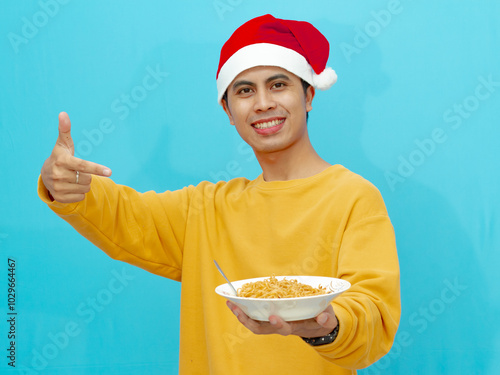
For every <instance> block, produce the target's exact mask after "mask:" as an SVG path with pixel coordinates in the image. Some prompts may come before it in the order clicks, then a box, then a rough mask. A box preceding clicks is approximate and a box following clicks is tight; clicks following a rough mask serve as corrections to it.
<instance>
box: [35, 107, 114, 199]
mask: <svg viewBox="0 0 500 375" xmlns="http://www.w3.org/2000/svg"><path fill="white" fill-rule="evenodd" d="M74 155H75V146H74V144H73V139H72V138H71V122H70V120H69V116H68V114H67V113H65V112H61V113H60V114H59V136H58V137H57V142H56V145H55V146H54V149H53V150H52V154H51V155H50V156H49V158H48V159H47V160H45V163H43V166H42V172H41V175H42V181H43V183H44V185H45V187H46V188H47V190H48V191H49V193H50V195H51V196H52V198H53V199H54V200H56V201H58V202H61V203H73V202H79V201H81V200H83V199H84V198H85V194H86V193H88V192H89V191H90V182H91V181H92V175H93V174H94V175H97V176H105V177H109V176H111V170H110V169H109V168H106V167H104V166H102V165H99V164H96V163H92V162H90V161H86V160H82V159H78V158H76V157H75V156H74Z"/></svg>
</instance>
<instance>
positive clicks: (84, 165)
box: [67, 156, 111, 177]
mask: <svg viewBox="0 0 500 375" xmlns="http://www.w3.org/2000/svg"><path fill="white" fill-rule="evenodd" d="M67 166H68V168H70V169H72V170H74V171H78V172H82V173H89V174H93V175H96V176H103V177H109V176H111V169H109V168H108V167H105V166H104V165H100V164H97V163H94V162H91V161H88V160H83V159H79V158H77V157H75V156H70V157H69V160H68V164H67Z"/></svg>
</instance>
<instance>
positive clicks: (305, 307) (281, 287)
mask: <svg viewBox="0 0 500 375" xmlns="http://www.w3.org/2000/svg"><path fill="white" fill-rule="evenodd" d="M231 283H232V284H233V286H234V287H235V288H236V290H237V291H238V296H235V295H234V292H233V291H232V290H231V288H230V287H229V285H228V284H227V283H226V284H222V285H219V286H218V287H217V288H215V292H216V293H217V294H219V295H220V296H222V297H225V298H227V299H228V300H230V301H231V302H233V303H234V304H236V305H238V306H239V307H240V308H241V309H242V310H243V312H244V313H245V314H247V315H248V316H249V317H250V318H252V319H254V320H260V321H269V316H271V315H277V316H279V317H281V318H282V319H283V320H285V321H295V320H303V319H310V318H314V317H315V316H317V315H318V314H319V313H321V312H322V311H323V310H325V309H326V308H327V307H328V304H329V303H330V302H331V301H332V300H333V299H334V298H335V297H337V296H338V295H339V294H341V293H343V292H345V291H346V290H347V289H349V288H350V287H351V284H350V283H349V282H348V281H346V280H342V279H336V278H332V277H322V276H271V277H258V278H254V279H247V280H239V281H233V282H231Z"/></svg>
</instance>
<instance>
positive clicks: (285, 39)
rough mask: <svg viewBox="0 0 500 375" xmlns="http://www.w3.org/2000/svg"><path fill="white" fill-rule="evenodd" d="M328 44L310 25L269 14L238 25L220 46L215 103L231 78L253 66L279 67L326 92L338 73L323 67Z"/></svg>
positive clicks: (328, 48) (326, 57)
mask: <svg viewBox="0 0 500 375" xmlns="http://www.w3.org/2000/svg"><path fill="white" fill-rule="evenodd" d="M329 50H330V45H329V43H328V40H326V38H325V37H324V36H323V34H321V33H320V32H319V31H318V30H317V29H316V28H315V27H314V26H313V25H311V24H310V23H308V22H303V21H292V20H282V19H279V18H275V17H273V16H272V15H270V14H266V15H265V16H260V17H257V18H254V19H252V20H250V21H248V22H246V23H245V24H243V25H242V26H240V27H239V28H238V29H236V31H235V32H234V33H233V35H231V37H230V38H229V39H228V41H227V42H226V43H225V44H224V46H223V47H222V50H221V53H220V61H219V68H218V69H217V91H218V97H217V100H218V101H219V103H220V102H221V99H222V97H223V96H224V93H225V92H226V90H227V88H228V86H229V85H230V83H231V82H232V81H233V79H234V78H236V76H237V75H238V74H240V73H241V72H242V71H244V70H246V69H250V68H253V67H255V66H264V65H266V66H267V65H269V66H278V67H280V68H283V69H286V70H288V71H289V72H291V73H293V74H295V75H296V76H298V77H300V78H302V79H303V80H304V81H306V82H307V83H309V84H310V85H311V86H313V87H314V88H317V89H320V90H327V89H329V88H330V87H331V86H332V85H333V84H334V83H335V82H336V81H337V74H336V73H335V71H334V70H333V69H332V68H329V67H326V62H327V60H328V54H329Z"/></svg>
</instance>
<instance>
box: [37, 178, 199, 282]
mask: <svg viewBox="0 0 500 375" xmlns="http://www.w3.org/2000/svg"><path fill="white" fill-rule="evenodd" d="M192 188H193V187H186V188H184V189H182V190H178V191H173V192H170V191H167V192H164V193H161V194H157V193H155V192H152V191H151V192H147V193H139V192H137V191H135V190H133V189H131V188H129V187H126V186H122V185H118V184H115V183H114V182H113V181H112V180H110V179H108V178H102V177H96V176H94V177H93V178H92V184H91V191H90V192H89V193H87V194H86V196H85V199H84V200H83V201H81V202H77V203H70V204H63V203H59V202H52V201H51V200H50V199H49V198H48V194H47V189H46V188H45V186H44V185H43V182H42V180H41V178H39V181H38V194H39V196H40V198H41V199H42V200H43V201H44V202H45V203H47V204H48V206H49V207H50V208H51V209H52V210H53V211H54V212H55V213H56V214H57V215H59V216H60V217H61V218H63V219H64V220H65V221H67V222H68V223H69V224H70V225H71V226H73V227H74V228H75V229H76V230H77V231H78V232H79V233H80V234H82V235H83V236H84V237H86V238H87V239H89V240H90V241H91V242H92V243H93V244H95V245H96V246H97V247H99V248H100V249H102V250H103V251H104V252H106V253H107V254H108V255H109V256H110V257H111V258H113V259H117V260H120V261H124V262H127V263H130V264H133V265H136V266H138V267H141V268H144V269H145V270H147V271H149V272H152V273H155V274H158V275H161V276H164V277H168V278H170V279H173V280H180V279H181V268H182V259H183V246H184V235H185V228H186V217H187V212H188V209H189V204H190V191H191V190H192Z"/></svg>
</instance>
